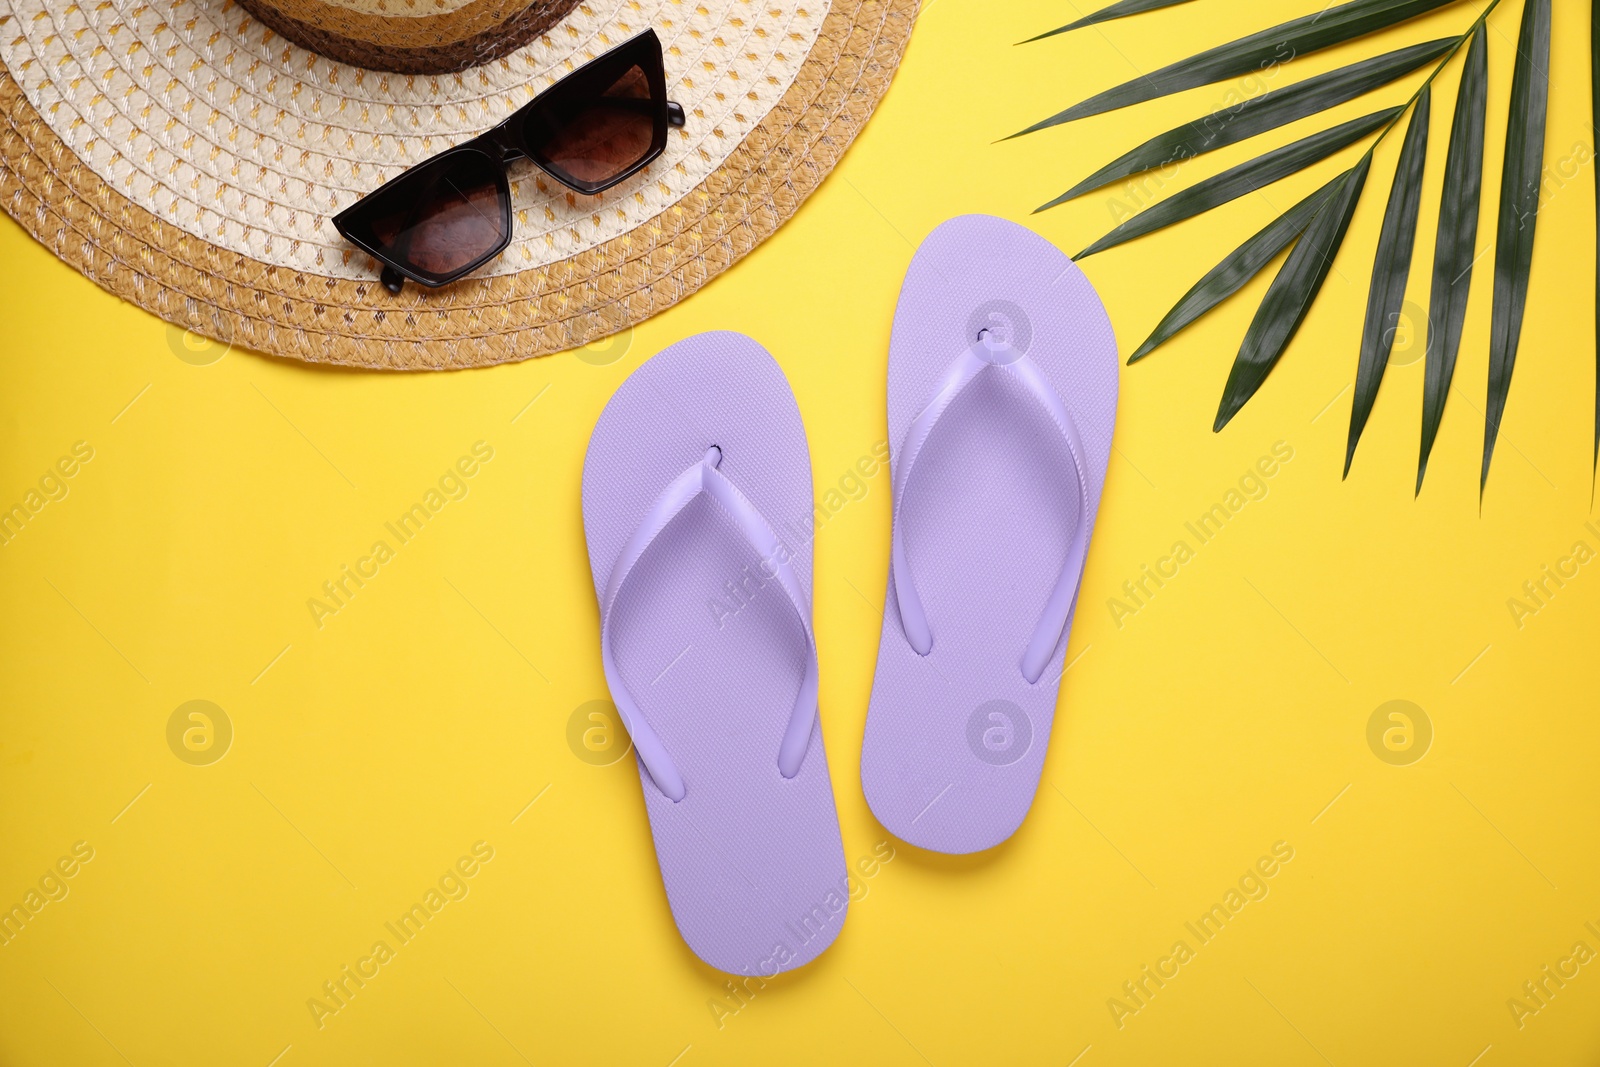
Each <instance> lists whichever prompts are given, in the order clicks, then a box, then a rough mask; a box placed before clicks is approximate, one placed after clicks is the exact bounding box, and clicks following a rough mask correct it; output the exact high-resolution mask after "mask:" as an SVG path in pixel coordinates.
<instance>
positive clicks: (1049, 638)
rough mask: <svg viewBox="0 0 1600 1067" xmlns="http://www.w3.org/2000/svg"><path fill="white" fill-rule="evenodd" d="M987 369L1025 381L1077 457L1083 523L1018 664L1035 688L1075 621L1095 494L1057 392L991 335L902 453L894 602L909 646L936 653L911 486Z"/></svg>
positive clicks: (939, 394)
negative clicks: (910, 531)
mask: <svg viewBox="0 0 1600 1067" xmlns="http://www.w3.org/2000/svg"><path fill="white" fill-rule="evenodd" d="M984 371H991V372H992V373H995V374H1006V375H1009V376H1010V377H1011V378H1013V379H1014V380H1015V381H1017V382H1020V383H1021V384H1022V385H1023V387H1024V388H1026V389H1027V391H1028V393H1029V395H1031V396H1032V397H1033V399H1034V400H1035V401H1037V402H1038V404H1039V406H1040V407H1042V408H1043V409H1044V410H1045V413H1046V414H1047V415H1049V416H1050V420H1051V421H1052V422H1053V423H1054V424H1055V427H1056V429H1057V430H1058V431H1060V433H1061V437H1062V440H1064V441H1065V442H1066V445H1067V451H1068V452H1069V453H1070V454H1071V456H1072V465H1073V467H1074V473H1075V475H1076V477H1077V483H1078V521H1077V524H1076V525H1075V527H1074V528H1073V531H1072V541H1071V543H1070V544H1069V545H1068V546H1067V559H1066V562H1065V564H1064V565H1063V566H1062V568H1061V573H1060V575H1059V576H1058V577H1057V578H1056V584H1055V588H1054V590H1052V591H1051V593H1050V599H1049V600H1048V601H1046V603H1045V607H1044V611H1043V613H1042V614H1041V615H1040V617H1039V622H1038V625H1037V626H1035V627H1034V631H1033V636H1032V637H1031V638H1030V639H1029V641H1028V647H1027V648H1026V649H1025V650H1024V651H1023V654H1022V660H1021V662H1020V664H1019V666H1020V668H1021V670H1022V675H1023V677H1024V678H1026V679H1027V681H1028V684H1029V685H1032V684H1034V683H1035V682H1037V681H1038V680H1039V677H1040V675H1042V674H1043V673H1044V668H1045V665H1046V664H1047V663H1048V662H1049V659H1050V654H1051V653H1052V652H1053V651H1054V650H1055V647H1056V644H1057V643H1058V642H1059V641H1060V640H1061V633H1062V631H1063V630H1065V629H1066V626H1067V620H1068V619H1069V618H1071V617H1072V607H1073V604H1074V603H1075V602H1076V601H1077V598H1078V583H1079V581H1080V580H1081V579H1082V578H1083V564H1084V558H1085V557H1086V556H1087V554H1088V550H1089V497H1088V479H1087V478H1086V477H1085V474H1084V471H1085V465H1084V462H1083V444H1082V442H1081V441H1080V440H1079V438H1078V428H1077V425H1076V424H1075V423H1074V422H1073V420H1072V415H1071V414H1070V413H1069V412H1068V411H1067V408H1066V406H1065V405H1064V404H1062V402H1061V398H1060V397H1058V396H1057V395H1056V391H1055V390H1054V389H1053V388H1052V387H1051V386H1050V383H1049V381H1048V380H1046V379H1045V377H1044V375H1043V374H1042V373H1040V371H1039V368H1038V366H1037V365H1036V364H1035V363H1034V362H1033V360H1031V359H1029V358H1028V356H1027V354H1026V353H1025V352H1023V351H1021V350H1020V349H1017V348H1014V347H1012V346H1011V345H1009V344H1007V343H1006V342H1004V341H1001V340H999V339H997V338H994V337H993V336H992V335H989V334H984V335H983V336H980V338H979V339H978V341H977V343H975V344H974V345H972V346H971V347H970V348H968V349H966V350H965V351H964V352H962V353H961V355H960V356H958V357H956V360H955V362H953V363H951V364H950V366H949V368H948V369H947V370H946V371H945V373H944V376H943V378H941V379H940V381H939V385H938V388H937V389H936V390H935V391H934V394H933V399H931V400H930V401H928V403H927V405H926V406H925V407H924V408H923V409H922V411H921V412H920V413H918V415H917V417H916V418H915V419H913V420H912V421H911V426H910V427H909V428H908V429H907V430H906V435H905V438H904V441H903V443H902V445H901V448H900V458H899V462H898V463H897V464H896V466H895V471H894V519H893V532H892V534H891V550H890V564H891V567H892V569H893V572H894V588H895V596H896V600H897V602H898V603H899V606H900V623H901V627H902V629H903V631H904V633H905V635H906V642H907V643H908V644H910V645H911V647H912V649H913V650H914V651H915V652H916V653H917V655H919V656H926V655H928V654H929V653H930V652H932V651H933V631H932V629H931V627H930V626H929V623H928V616H927V612H926V610H925V609H924V608H923V606H922V598H921V597H920V596H919V595H918V594H917V584H916V580H915V579H914V578H913V576H912V574H911V564H910V562H909V561H908V560H907V558H906V546H905V522H904V521H903V519H904V516H903V515H902V510H903V506H904V503H905V490H906V486H907V485H909V484H910V482H911V472H912V470H913V469H914V467H915V466H916V461H917V457H918V456H919V455H920V454H921V453H922V448H923V446H924V445H925V444H927V442H928V438H929V437H930V436H931V435H932V433H933V430H934V427H935V426H937V425H938V423H939V419H940V417H941V416H943V415H944V413H945V412H946V411H948V410H949V408H950V405H951V404H952V403H954V402H955V399H956V397H958V396H959V395H961V392H962V391H963V390H964V389H966V387H967V386H969V385H971V384H972V382H973V381H974V380H976V379H977V377H978V375H980V374H982V373H983V372H984Z"/></svg>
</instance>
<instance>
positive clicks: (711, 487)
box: [600, 446, 818, 803]
mask: <svg viewBox="0 0 1600 1067" xmlns="http://www.w3.org/2000/svg"><path fill="white" fill-rule="evenodd" d="M721 462H722V450H721V449H720V448H717V447H716V446H712V447H711V448H710V449H709V450H707V452H706V454H705V458H704V459H702V460H701V461H700V462H699V463H696V464H695V465H694V466H692V467H690V468H689V469H688V470H686V471H684V472H683V473H682V474H680V475H678V477H677V478H675V479H673V481H672V483H671V484H670V485H668V486H667V487H666V488H665V489H663V490H662V491H661V495H660V496H659V497H657V498H656V501H655V503H654V504H652V505H650V510H649V511H648V512H646V513H645V517H644V519H643V520H642V521H641V522H640V523H639V526H638V528H637V529H635V530H634V532H633V536H632V537H630V538H629V539H628V543H627V544H626V545H624V546H623V549H622V553H621V555H620V556H618V558H617V563H616V566H614V567H613V568H612V570H611V577H610V579H608V580H607V582H606V592H605V598H604V599H603V600H602V601H601V604H600V665H601V666H602V667H603V668H604V669H605V675H606V684H607V685H608V686H610V688H611V698H612V700H613V701H614V702H615V703H616V705H617V715H618V717H619V718H621V719H622V725H623V726H624V727H626V728H627V731H628V736H629V737H631V738H633V747H634V748H635V749H637V750H638V752H639V759H640V760H641V761H642V762H643V763H644V766H645V769H646V770H647V771H649V772H650V777H651V779H652V780H653V781H654V782H655V783H656V787H657V788H658V789H660V790H661V792H662V793H664V794H666V796H667V798H668V799H669V800H671V801H673V802H674V803H676V802H678V801H680V800H682V799H683V797H684V793H685V788H684V783H683V776H682V775H681V774H679V773H678V767H677V764H675V763H674V762H673V760H672V757H671V756H670V755H668V754H667V750H666V746H665V745H663V744H662V743H661V739H660V738H659V737H658V736H657V735H656V732H655V731H654V730H652V729H651V728H650V723H649V720H647V719H646V718H645V717H644V714H643V713H642V712H641V711H640V710H639V705H638V703H637V702H636V701H635V700H634V698H633V694H632V693H630V692H629V691H628V687H627V686H626V685H625V684H623V681H622V672H621V671H620V670H619V669H618V668H617V662H616V656H615V654H614V652H613V651H612V647H611V639H612V631H611V614H612V607H613V606H614V605H615V604H616V602H617V597H618V596H619V595H620V594H621V593H622V587H623V586H624V585H625V584H626V583H627V580H628V576H629V574H631V573H632V571H633V568H634V565H635V564H637V563H638V562H639V560H640V558H641V557H643V555H644V553H645V549H647V548H649V547H650V545H651V543H652V542H653V541H655V539H656V538H657V537H658V536H659V535H660V534H661V532H662V531H663V530H665V529H666V528H667V526H668V524H669V523H671V522H672V520H673V519H675V518H676V517H677V516H678V515H679V514H680V513H681V512H682V511H683V509H684V508H686V507H688V506H689V504H690V503H691V502H692V501H693V500H694V499H695V498H696V497H698V496H699V495H700V494H701V493H704V494H706V495H707V496H709V497H710V498H711V499H713V500H715V501H716V502H717V503H718V504H719V505H721V507H722V509H723V510H724V511H725V512H727V514H728V516H729V517H730V518H731V519H733V523H734V525H735V526H736V527H738V529H739V532H740V533H741V534H743V535H744V539H745V540H746V541H747V542H749V544H750V547H751V548H754V549H755V550H756V552H757V553H758V554H759V555H760V557H761V564H760V566H761V574H762V576H763V577H765V578H768V579H769V580H775V581H776V582H777V583H778V585H779V586H780V587H781V588H782V589H783V591H784V594H785V595H786V596H787V597H788V599H789V603H790V605H791V606H792V607H793V608H794V611H795V615H796V616H798V617H799V619H800V628H801V630H802V631H804V633H805V638H806V670H805V678H804V679H803V680H802V681H801V683H800V693H799V695H798V696H796V697H795V702H794V710H793V711H792V712H791V713H790V715H789V723H788V725H787V726H786V727H785V728H784V732H783V740H782V742H781V743H780V744H779V746H778V773H780V774H782V775H783V776H784V777H785V778H793V777H794V776H795V775H797V774H799V773H800V766H801V764H803V763H804V762H805V758H806V750H807V748H808V747H809V746H810V744H811V733H812V730H813V728H814V727H815V725H816V721H817V682H818V669H817V639H816V635H815V634H813V633H812V630H811V603H810V601H809V600H808V599H807V598H806V594H805V590H804V588H803V587H802V586H801V585H800V580H799V578H798V577H797V576H796V575H795V572H794V568H793V567H792V566H791V565H790V563H789V549H788V547H787V546H786V545H785V544H784V543H783V540H782V539H781V538H780V537H779V536H778V534H777V531H775V530H773V528H772V525H771V524H770V523H768V522H767V520H766V518H765V517H764V516H762V514H761V512H760V511H759V510H757V509H756V506H755V505H754V504H752V503H751V502H750V499H749V498H748V497H746V496H745V495H744V494H743V493H742V492H740V491H739V487H738V486H736V485H734V484H733V482H731V481H729V480H728V476H727V475H725V474H723V473H722V472H721V471H720V470H718V469H717V467H718V465H719V464H721Z"/></svg>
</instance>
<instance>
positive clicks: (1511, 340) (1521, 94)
mask: <svg viewBox="0 0 1600 1067" xmlns="http://www.w3.org/2000/svg"><path fill="white" fill-rule="evenodd" d="M1549 103H1550V0H1527V3H1526V4H1525V5H1524V6H1523V9H1522V30H1521V32H1520V34H1519V35H1518V39H1517V65H1516V68H1515V69H1514V70H1513V71H1512V75H1511V114H1510V117H1509V119H1508V120H1507V128H1506V161H1505V170H1504V171H1503V172H1502V176H1501V180H1500V238H1499V243H1498V247H1497V248H1496V249H1495V257H1494V315H1493V317H1492V319H1491V320H1490V325H1489V396H1488V402H1487V410H1486V412H1485V418H1484V426H1483V469H1482V471H1481V473H1480V474H1479V476H1478V493H1479V495H1480V496H1481V495H1482V493H1483V487H1484V486H1485V485H1486V484H1487V483H1488V481H1489V462H1490V460H1491V459H1493V457H1494V445H1495V439H1496V438H1497V437H1498V436H1499V433H1500V418H1501V416H1502V415H1503V414H1504V413H1505V408H1506V393H1507V391H1508V390H1509V389H1510V388H1511V372H1512V370H1513V369H1514V368H1515V366H1516V362H1517V347H1518V344H1519V342H1520V341H1521V339H1522V317H1523V312H1524V311H1525V310H1526V309H1527V304H1528V278H1529V275H1530V274H1531V273H1532V270H1533V238H1534V232H1535V230H1536V229H1537V228H1538V222H1539V194H1540V187H1541V185H1542V184H1543V180H1544V179H1543V173H1542V172H1543V169H1544V133H1545V119H1546V114H1547V112H1548V110H1549Z"/></svg>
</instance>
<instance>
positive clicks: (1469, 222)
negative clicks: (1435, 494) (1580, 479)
mask: <svg viewBox="0 0 1600 1067" xmlns="http://www.w3.org/2000/svg"><path fill="white" fill-rule="evenodd" d="M1488 86H1489V41H1488V38H1487V36H1486V34H1485V31H1483V30H1479V31H1478V32H1477V33H1475V34H1473V37H1472V44H1471V45H1470V46H1469V47H1468V48H1467V60H1466V65H1465V66H1464V67H1463V68H1462V71H1461V88H1460V89H1459V90H1458V91H1457V93H1456V114H1455V119H1454V122H1453V124H1452V125H1451V127H1450V150H1449V154H1448V155H1447V156H1446V157H1445V164H1444V189H1443V192H1442V193H1441V196H1440V203H1439V236H1438V240H1437V242H1436V243H1435V246H1434V255H1433V291H1432V295H1431V296H1430V297H1429V300H1428V348H1427V365H1426V369H1425V371H1424V375H1423V385H1422V452H1421V455H1420V456H1419V458H1418V460H1417V488H1416V491H1417V492H1418V493H1420V492H1422V479H1423V478H1424V476H1426V475H1427V473H1428V457H1429V456H1430V455H1432V453H1433V443H1434V440H1435V439H1436V438H1437V437H1438V436H1439V422H1440V420H1441V419H1442V418H1443V417H1444V402H1445V399H1446V398H1447V397H1448V396H1449V394H1450V380H1451V379H1452V378H1454V377H1455V373H1456V356H1458V355H1459V354H1460V352H1461V331H1462V328H1463V326H1464V325H1465V323H1466V321H1467V297H1468V296H1469V295H1470V293H1471V289H1472V265H1473V262H1474V260H1476V259H1477V243H1478V208H1479V200H1480V198H1481V196H1482V192H1483V125H1484V112H1485V108H1486V106H1487V95H1488Z"/></svg>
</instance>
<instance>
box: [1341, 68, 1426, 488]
mask: <svg viewBox="0 0 1600 1067" xmlns="http://www.w3.org/2000/svg"><path fill="white" fill-rule="evenodd" d="M1432 109H1433V89H1432V88H1431V87H1425V88H1424V89H1423V90H1422V95H1421V96H1420V97H1418V99H1417V110H1416V111H1415V112H1413V113H1412V115H1411V127H1410V129H1408V130H1407V131H1406V140H1405V144H1404V145H1403V146H1402V147H1401V149H1400V161H1399V162H1398V163H1396V164H1395V169H1394V185H1393V186H1392V187H1391V188H1390V189H1389V207H1388V209H1387V210H1386V211H1385V212H1384V215H1383V229H1382V230H1381V231H1380V232H1379V234H1378V252H1377V256H1376V257H1375V260H1374V263H1373V267H1372V288H1371V289H1370V290H1369V291H1368V293H1367V322H1366V327H1365V329H1364V330H1363V331H1362V335H1361V357H1360V359H1359V361H1358V362H1357V364H1356V394H1355V402H1354V404H1353V406H1352V407H1351V409H1350V437H1349V440H1348V441H1347V442H1346V444H1345V452H1344V474H1343V475H1342V476H1341V477H1348V476H1349V474H1350V461H1351V460H1352V459H1354V458H1355V455H1356V442H1357V441H1359V440H1361V431H1362V430H1364V429H1366V426H1367V418H1368V417H1369V416H1370V415H1371V414H1372V405H1373V403H1374V402H1375V401H1376V400H1377V399H1378V386H1380V385H1382V384H1383V371H1384V368H1385V367H1386V366H1387V365H1388V362H1389V353H1390V352H1391V351H1392V350H1393V349H1394V328H1395V326H1396V325H1397V324H1398V323H1399V321H1400V309H1401V306H1402V305H1403V304H1404V303H1405V299H1406V281H1407V279H1408V278H1410V276H1411V254H1412V252H1414V251H1415V249H1416V241H1417V216H1418V214H1419V213H1420V209H1421V207H1422V171H1423V167H1424V166H1425V165H1426V163H1427V160H1428V121H1429V118H1430V115H1431V113H1432Z"/></svg>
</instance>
